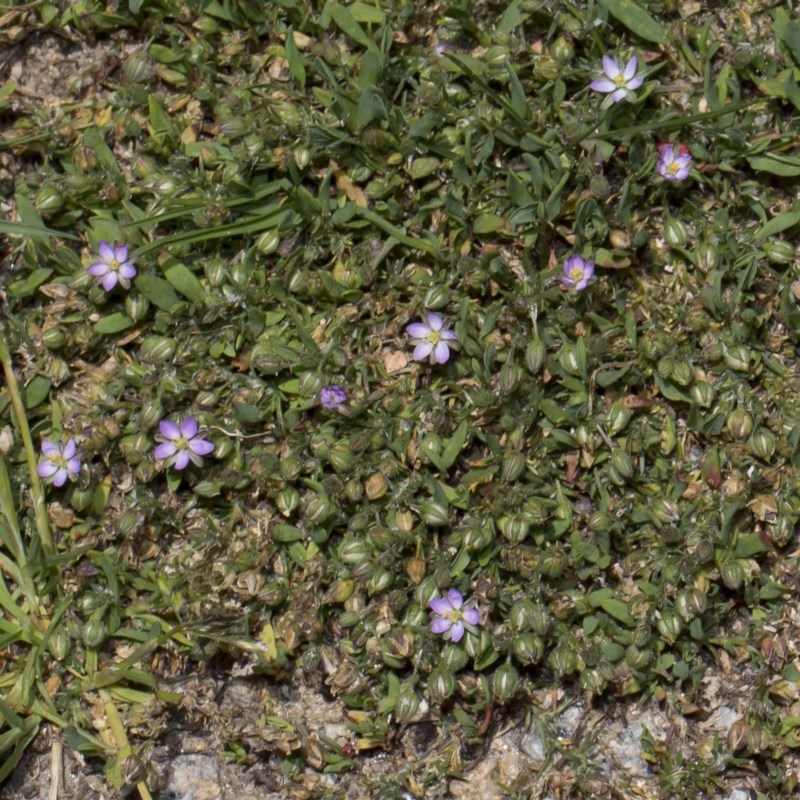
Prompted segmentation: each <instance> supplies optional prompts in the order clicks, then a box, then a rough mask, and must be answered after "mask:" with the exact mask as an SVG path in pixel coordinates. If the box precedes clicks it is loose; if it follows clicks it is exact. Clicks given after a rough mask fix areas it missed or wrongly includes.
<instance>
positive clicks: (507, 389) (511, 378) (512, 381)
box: [497, 361, 522, 395]
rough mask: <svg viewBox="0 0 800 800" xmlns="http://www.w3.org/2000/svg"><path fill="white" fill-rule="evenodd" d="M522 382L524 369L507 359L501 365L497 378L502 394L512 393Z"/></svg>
mask: <svg viewBox="0 0 800 800" xmlns="http://www.w3.org/2000/svg"><path fill="white" fill-rule="evenodd" d="M521 382H522V369H521V368H520V367H518V366H517V365H516V364H514V363H512V362H509V361H506V363H505V364H503V366H502V367H500V375H499V376H498V378H497V388H498V389H499V390H500V394H501V395H509V394H511V393H512V392H513V391H514V390H515V389H516V388H517V387H518V386H519V385H520V383H521Z"/></svg>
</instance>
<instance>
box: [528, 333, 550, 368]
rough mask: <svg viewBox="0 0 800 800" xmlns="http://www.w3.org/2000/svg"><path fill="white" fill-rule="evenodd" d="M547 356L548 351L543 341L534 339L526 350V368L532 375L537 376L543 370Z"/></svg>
mask: <svg viewBox="0 0 800 800" xmlns="http://www.w3.org/2000/svg"><path fill="white" fill-rule="evenodd" d="M546 356H547V350H546V348H545V346H544V342H543V341H542V340H541V339H534V340H533V341H532V342H530V343H529V344H528V347H527V348H526V350H525V366H526V367H527V368H528V370H529V372H530V373H531V374H533V375H536V373H538V372H539V370H541V368H542V367H543V366H544V361H545V357H546Z"/></svg>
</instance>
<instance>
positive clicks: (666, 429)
mask: <svg viewBox="0 0 800 800" xmlns="http://www.w3.org/2000/svg"><path fill="white" fill-rule="evenodd" d="M660 439H661V452H662V453H663V454H664V455H665V456H668V455H669V454H670V453H671V452H672V451H673V450H674V449H675V445H676V444H677V443H678V431H677V429H676V426H675V420H674V419H673V417H671V416H670V415H669V414H667V415H664V416H663V417H662V419H661V436H660Z"/></svg>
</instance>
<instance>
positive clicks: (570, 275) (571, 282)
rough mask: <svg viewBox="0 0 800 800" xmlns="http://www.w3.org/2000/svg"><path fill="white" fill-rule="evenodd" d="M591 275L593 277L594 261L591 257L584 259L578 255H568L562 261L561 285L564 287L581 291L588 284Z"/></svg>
mask: <svg viewBox="0 0 800 800" xmlns="http://www.w3.org/2000/svg"><path fill="white" fill-rule="evenodd" d="M592 277H594V262H593V261H592V260H591V259H589V260H588V261H584V260H583V259H582V258H581V257H580V256H579V255H574V256H570V257H569V258H568V259H567V260H566V261H565V262H564V274H563V275H562V276H561V285H562V286H563V287H564V288H565V289H575V291H576V292H582V291H583V290H584V289H585V288H586V287H587V286H588V285H589V281H590V280H591V279H592Z"/></svg>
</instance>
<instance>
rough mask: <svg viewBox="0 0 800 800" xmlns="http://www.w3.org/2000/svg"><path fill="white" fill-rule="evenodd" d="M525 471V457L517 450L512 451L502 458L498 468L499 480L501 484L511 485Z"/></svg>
mask: <svg viewBox="0 0 800 800" xmlns="http://www.w3.org/2000/svg"><path fill="white" fill-rule="evenodd" d="M524 469H525V456H524V455H522V453H521V452H520V451H519V450H512V451H511V452H509V453H507V454H506V456H505V457H504V458H503V464H502V466H501V467H500V480H502V481H503V483H513V482H514V481H515V480H516V479H517V478H518V477H519V476H520V475H521V474H522V471H523V470H524Z"/></svg>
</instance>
